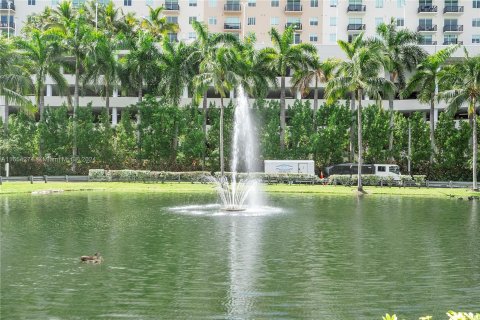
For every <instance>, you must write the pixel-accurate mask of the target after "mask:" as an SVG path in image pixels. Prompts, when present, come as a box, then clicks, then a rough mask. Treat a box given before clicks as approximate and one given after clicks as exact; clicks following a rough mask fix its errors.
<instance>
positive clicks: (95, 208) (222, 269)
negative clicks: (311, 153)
mask: <svg viewBox="0 0 480 320" xmlns="http://www.w3.org/2000/svg"><path fill="white" fill-rule="evenodd" d="M215 202H216V197H215V196H213V195H210V194H205V195H202V194H194V195H182V194H153V193H144V194H138V193H89V192H85V193H69V194H57V195H43V196H30V195H28V196H3V197H0V213H1V220H0V222H1V306H0V307H1V314H2V318H3V317H5V319H47V318H50V319H67V318H68V319H96V318H98V319H101V318H104V319H115V318H123V319H186V318H193V319H254V318H257V319H381V316H382V315H384V314H385V313H387V312H389V313H393V312H395V313H396V314H397V315H399V316H400V317H401V318H406V319H418V317H419V316H422V315H426V314H429V315H434V316H435V317H436V318H437V319H445V318H446V316H445V312H446V311H448V310H450V309H454V310H457V311H477V312H478V311H480V245H479V244H480V203H478V202H476V201H466V200H464V201H460V200H450V199H422V198H408V197H377V196H375V197H373V196H371V197H364V198H356V197H345V196H343V197H342V196H319V195H314V196H309V195H280V194H277V195H269V197H268V202H269V206H271V207H274V208H275V209H272V210H267V211H265V212H263V213H261V214H248V213H243V214H238V213H237V214H229V215H227V214H218V213H216V207H214V206H205V208H207V209H206V210H203V211H202V210H197V209H198V205H200V207H199V208H202V206H203V205H207V204H211V203H215ZM180 206H187V207H182V208H181V210H179V207H180ZM195 208H197V209H195ZM96 251H99V252H101V254H102V256H103V257H104V262H103V263H102V264H100V265H90V264H82V263H80V262H79V257H80V256H81V255H85V254H89V255H90V254H93V253H95V252H96ZM434 319H435V318H434Z"/></svg>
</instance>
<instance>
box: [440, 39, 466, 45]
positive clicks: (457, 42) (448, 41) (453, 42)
mask: <svg viewBox="0 0 480 320" xmlns="http://www.w3.org/2000/svg"><path fill="white" fill-rule="evenodd" d="M451 44H461V45H463V41H458V40H457V39H452V40H445V41H443V45H444V46H448V45H451Z"/></svg>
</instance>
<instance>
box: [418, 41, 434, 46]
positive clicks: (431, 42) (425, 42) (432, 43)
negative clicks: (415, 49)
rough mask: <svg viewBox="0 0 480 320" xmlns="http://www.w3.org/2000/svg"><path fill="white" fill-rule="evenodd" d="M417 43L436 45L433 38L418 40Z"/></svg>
mask: <svg viewBox="0 0 480 320" xmlns="http://www.w3.org/2000/svg"><path fill="white" fill-rule="evenodd" d="M419 44H420V45H424V46H436V45H437V41H433V40H420V42H419Z"/></svg>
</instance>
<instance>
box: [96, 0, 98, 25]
mask: <svg viewBox="0 0 480 320" xmlns="http://www.w3.org/2000/svg"><path fill="white" fill-rule="evenodd" d="M95 31H98V1H95Z"/></svg>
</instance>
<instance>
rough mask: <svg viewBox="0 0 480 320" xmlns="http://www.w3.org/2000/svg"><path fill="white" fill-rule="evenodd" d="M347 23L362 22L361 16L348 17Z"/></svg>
mask: <svg viewBox="0 0 480 320" xmlns="http://www.w3.org/2000/svg"><path fill="white" fill-rule="evenodd" d="M348 24H363V23H362V18H348Z"/></svg>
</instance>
